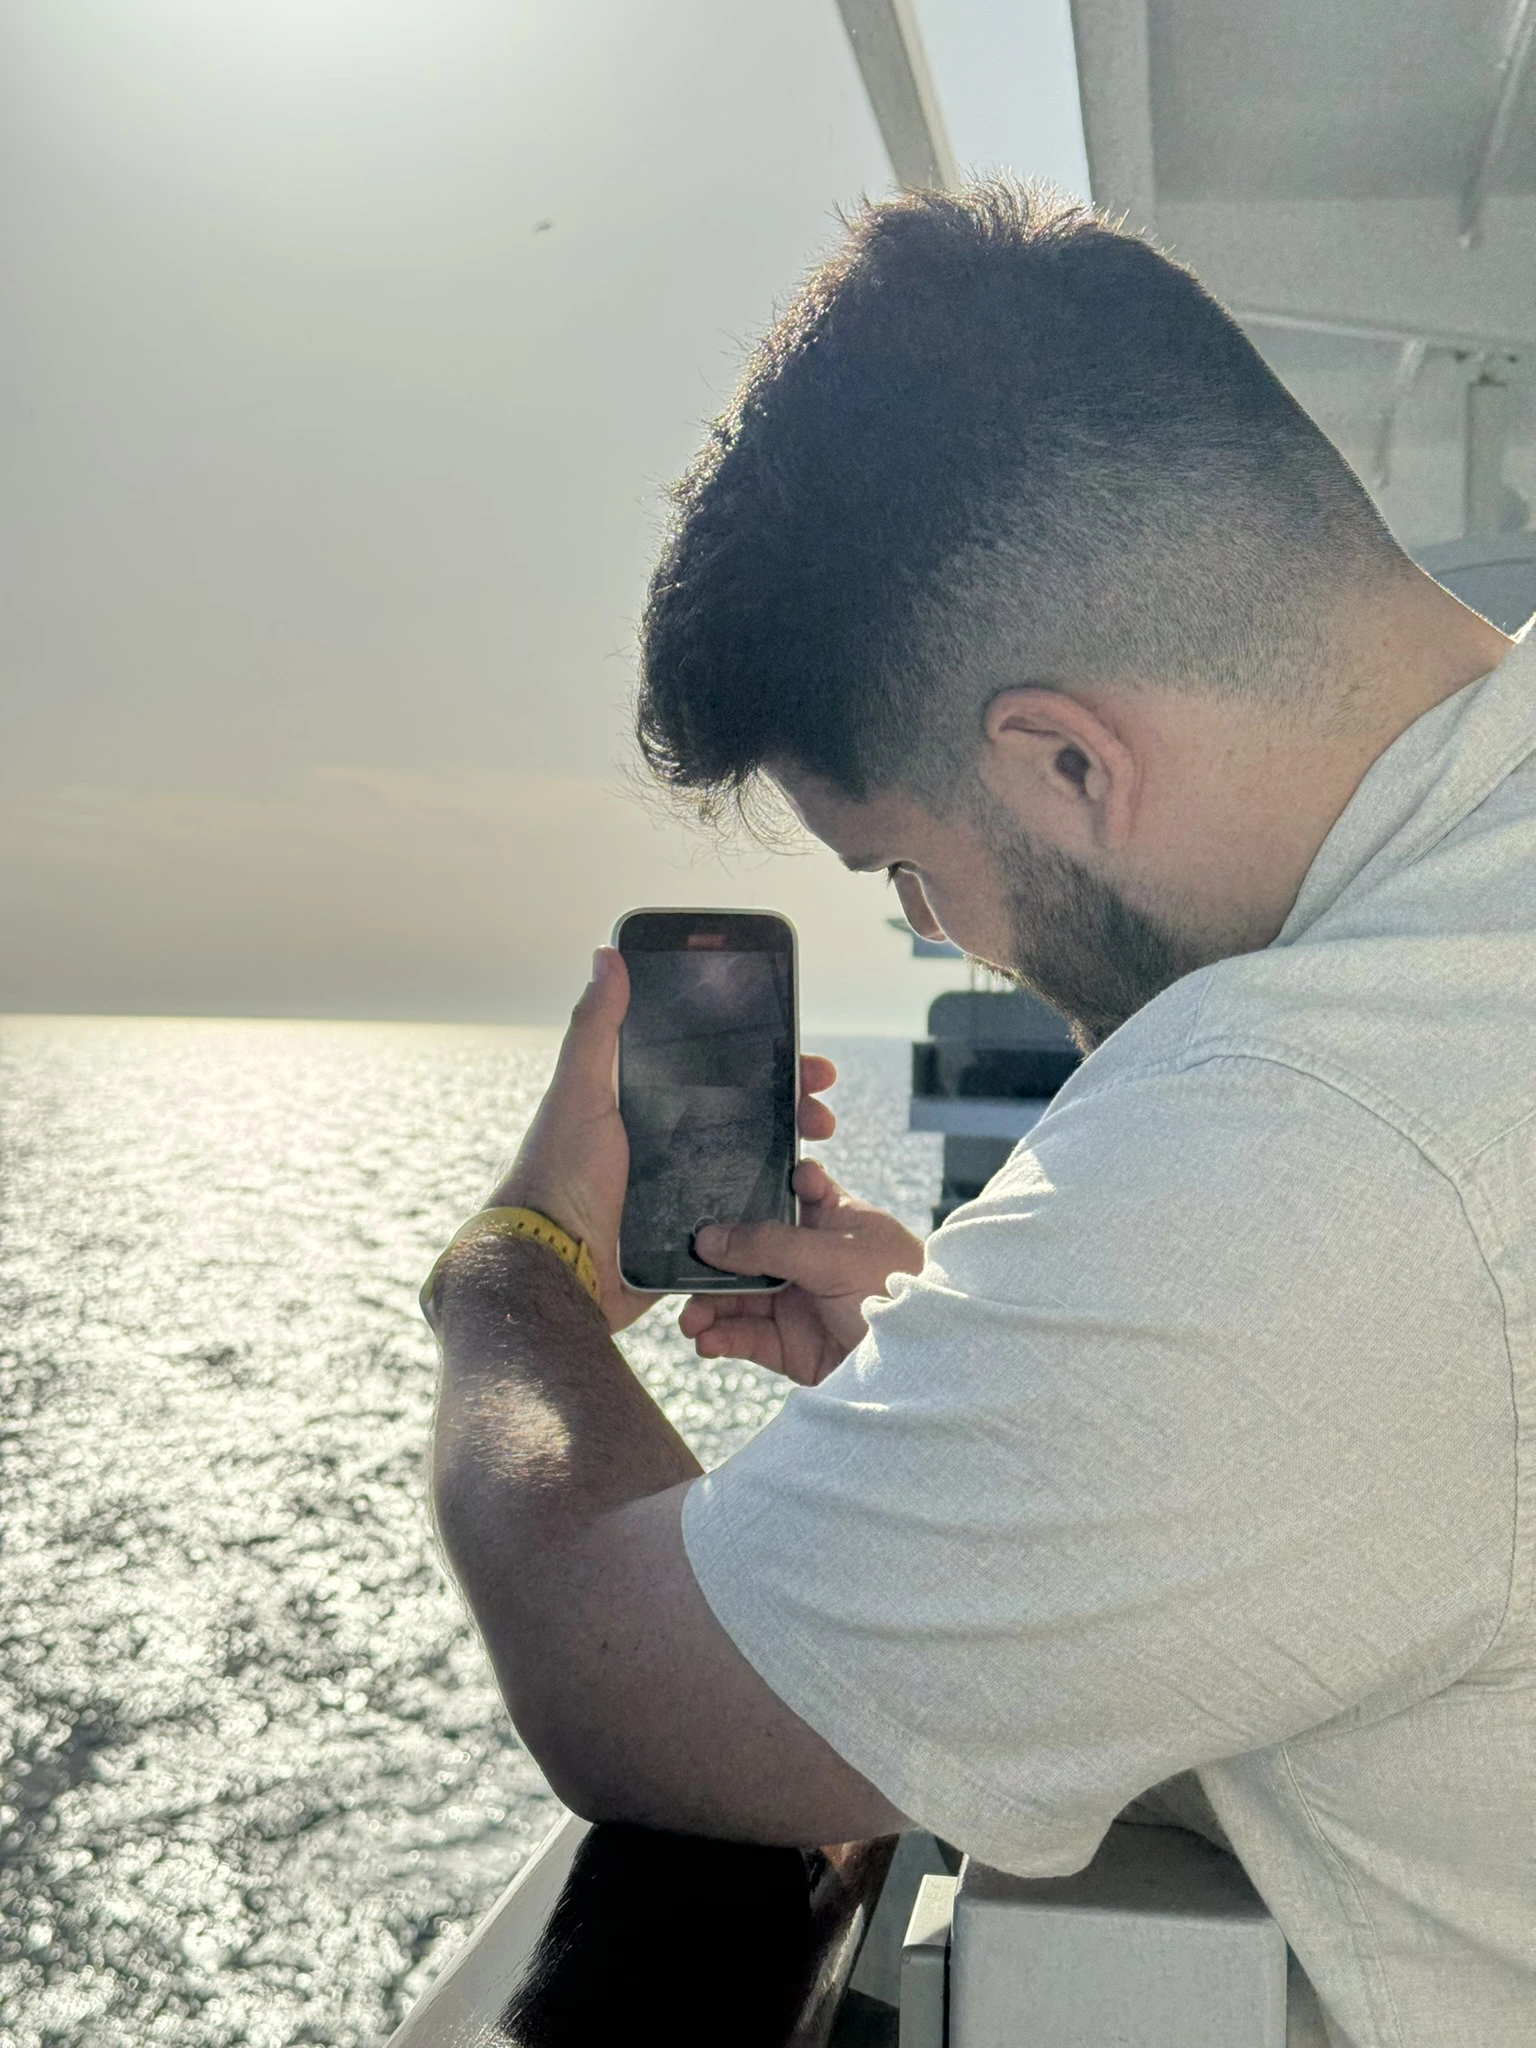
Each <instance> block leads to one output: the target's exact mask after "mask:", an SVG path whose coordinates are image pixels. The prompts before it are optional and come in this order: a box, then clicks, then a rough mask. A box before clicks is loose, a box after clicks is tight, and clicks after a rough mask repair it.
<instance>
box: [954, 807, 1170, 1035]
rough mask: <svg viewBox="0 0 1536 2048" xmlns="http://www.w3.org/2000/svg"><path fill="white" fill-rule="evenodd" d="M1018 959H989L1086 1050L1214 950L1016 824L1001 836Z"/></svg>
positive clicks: (997, 851) (996, 837)
mask: <svg viewBox="0 0 1536 2048" xmlns="http://www.w3.org/2000/svg"><path fill="white" fill-rule="evenodd" d="M992 841H993V849H994V856H995V858H996V861H997V869H998V875H999V878H1000V879H1001V881H1002V883H1003V887H1004V891H1005V896H1006V901H1007V906H1008V920H1009V928H1010V935H1011V939H1012V946H1011V951H1012V955H1013V957H1012V959H1011V960H1009V961H1007V962H1002V963H994V962H987V963H985V964H986V965H989V966H993V967H994V968H995V971H997V972H999V973H1001V974H1002V975H1003V976H1004V978H1005V979H1006V980H1008V981H1012V982H1014V983H1015V984H1016V985H1017V986H1019V987H1021V988H1024V989H1027V990H1028V991H1029V993H1030V994H1032V995H1036V996H1038V997H1039V998H1040V1000H1041V1001H1042V1002H1043V1003H1047V1004H1049V1006H1050V1007H1051V1009H1053V1010H1056V1011H1058V1012H1059V1013H1060V1014H1061V1016H1063V1017H1064V1018H1065V1019H1066V1021H1067V1024H1068V1027H1069V1028H1070V1030H1071V1033H1072V1037H1073V1040H1074V1041H1075V1043H1076V1044H1077V1046H1078V1047H1079V1049H1080V1050H1081V1051H1082V1052H1084V1053H1089V1052H1092V1051H1093V1049H1094V1047H1095V1046H1096V1045H1102V1044H1103V1042H1104V1040H1105V1039H1106V1038H1108V1036H1109V1034H1110V1033H1111V1032H1112V1031H1116V1030H1118V1029H1119V1027H1120V1026H1121V1025H1122V1024H1123V1023H1124V1022H1125V1020H1126V1019H1127V1017H1131V1016H1134V1015H1135V1013H1136V1011H1138V1010H1139V1009H1140V1008H1141V1007H1142V1005H1143V1004H1144V1003H1149V1002H1151V1000H1152V998H1153V997H1154V996H1155V995H1160V994H1161V993H1162V991H1163V990H1164V989H1165V988H1169V987H1171V986H1172V984H1173V983H1174V982H1176V981H1179V980H1181V979H1182V977H1183V976H1184V975H1186V974H1192V973H1193V972H1194V970H1195V969H1196V968H1197V967H1203V966H1205V965H1206V963H1207V961H1208V960H1209V958H1210V953H1209V950H1208V949H1207V948H1205V947H1202V946H1201V945H1200V944H1199V943H1198V941H1197V939H1196V938H1195V936H1194V934H1192V933H1189V932H1184V931H1180V930H1179V929H1178V928H1177V927H1176V926H1174V925H1173V924H1170V923H1167V922H1165V921H1164V920H1162V919H1160V918H1158V917H1154V916H1153V915H1151V914H1150V913H1149V912H1147V911H1144V910H1139V909H1137V908H1136V906H1135V905H1134V904H1132V903H1128V902H1127V901H1126V899H1125V898H1124V897H1123V896H1122V895H1121V894H1120V892H1119V891H1118V890H1117V889H1114V888H1112V887H1111V886H1110V884H1109V883H1108V882H1106V881H1105V880H1104V879H1103V878H1102V877H1101V876H1099V875H1096V874H1094V872H1093V871H1092V869H1091V868H1086V867H1084V866H1083V865H1082V863H1081V862H1079V861H1075V860H1073V859H1071V858H1070V856H1069V855H1067V854H1064V853H1062V852H1061V851H1060V850H1059V849H1058V848H1056V847H1054V846H1048V845H1045V844H1043V843H1042V842H1041V841H1040V840H1038V839H1035V838H1033V837H1031V836H1030V835H1029V834H1028V833H1024V832H1020V831H1019V830H1018V828H1017V826H1015V825H1013V824H1012V823H1011V821H1010V823H1009V825H1008V827H1007V828H1006V830H1003V831H999V830H997V829H996V825H995V823H994V831H993V834H992Z"/></svg>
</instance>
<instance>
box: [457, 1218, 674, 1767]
mask: <svg viewBox="0 0 1536 2048" xmlns="http://www.w3.org/2000/svg"><path fill="white" fill-rule="evenodd" d="M437 1332H438V1339H439V1343H440V1345H441V1349H442V1374H441V1379H440V1382H439V1394H438V1410H437V1420H436V1427H435V1430H434V1436H433V1461H432V1491H433V1504H434V1508H435V1511H436V1517H437V1524H438V1529H439V1533H440V1535H441V1538H442V1543H443V1548H444V1551H445V1552H446V1554H447V1557H448V1561H449V1563H450V1564H451V1566H452V1568H453V1571H454V1573H455V1576H456V1577H457V1578H458V1580H459V1583H460V1585H461V1586H462V1588H463V1590H464V1594H465V1597H466V1599H467V1600H468V1602H469V1606H470V1609H471V1612H472V1613H473V1615H474V1617H475V1620H476V1622H477V1624H478V1625H479V1628H480V1631H481V1634H482V1635H483V1637H484V1639H485V1644H486V1648H487V1650H488V1651H489V1654H490V1656H491V1660H492V1662H493V1664H494V1666H495V1669H496V1674H497V1678H498V1680H499V1681H500V1684H501V1688H502V1693H503V1696H504V1698H505V1699H506V1702H507V1706H508V1709H509V1711H510V1712H511V1714H512V1718H513V1720H514V1722H515V1723H516V1725H517V1726H518V1728H519V1730H520V1731H521V1732H522V1734H523V1736H524V1739H525V1740H526V1741H528V1743H529V1747H530V1748H531V1749H533V1751H534V1753H535V1755H539V1752H540V1747H541V1742H540V1733H541V1731H542V1730H544V1729H546V1728H549V1727H552V1726H553V1725H555V1724H558V1722H559V1721H560V1719H561V1717H562V1715H564V1714H565V1713H566V1712H567V1711H568V1707H569V1700H568V1691H569V1688H570V1687H571V1685H572V1683H573V1679H574V1677H575V1673H576V1671H577V1669H578V1668H579V1667H580V1666H581V1665H582V1664H583V1663H584V1662H585V1659H584V1658H583V1657H575V1656H573V1655H572V1653H571V1649H570V1646H571V1643H572V1639H573V1636H575V1635H578V1634H579V1632H580V1631H581V1628H582V1614H583V1608H584V1605H585V1599H584V1593H585V1589H586V1587H587V1586H588V1585H589V1584H590V1582H591V1575H592V1573H593V1572H594V1571H595V1570H601V1569H602V1555H601V1552H602V1544H603V1530H602V1525H603V1523H604V1520H605V1518H607V1517H609V1516H611V1515H613V1514H614V1513H616V1512H617V1511H618V1510H620V1509H622V1508H623V1507H624V1506H626V1505H627V1504H629V1503H631V1502H633V1501H636V1500H640V1499H642V1498H644V1497H646V1496H648V1495H651V1494H657V1493H663V1492H666V1491H667V1490H668V1489H670V1488H672V1487H674V1486H677V1485H678V1484H680V1483H682V1482H685V1481H687V1480H688V1479H691V1478H692V1477H694V1476H695V1475H696V1474H697V1473H698V1471H699V1469H700V1468H699V1464H698V1461H697V1459H696V1458H695V1457H694V1456H693V1453H692V1452H691V1451H690V1450H689V1449H688V1447H687V1445H686V1444H685V1443H684V1442H683V1441H682V1439H681V1437H679V1436H678V1434H677V1432H676V1431H675V1430H674V1429H673V1427H672V1425H671V1424H670V1423H669V1422H668V1421H667V1419H666V1417H665V1416H664V1415H663V1414H662V1412H661V1410H660V1409H659V1408H658V1407H657V1406H656V1404H655V1402H654V1401H653V1400H652V1399H651V1397H650V1395H649V1394H647V1393H646V1391H645V1389H644V1388H643V1387H642V1386H641V1385H640V1382H639V1381H638V1380H637V1379H636V1378H635V1376H634V1374H633V1373H632V1372H631V1371H630V1369H629V1366H628V1365H627V1364H626V1362H625V1360H624V1358H623V1356H622V1355H621V1353H620V1352H619V1351H618V1349H617V1347H616V1346H615V1345H614V1343H613V1340H612V1338H611V1337H610V1336H609V1335H608V1332H607V1329H606V1327H605V1325H604V1323H603V1320H602V1317H601V1315H600V1314H599V1313H598V1311H597V1310H596V1309H595V1308H594V1307H593V1305H592V1303H591V1302H590V1301H589V1300H588V1299H587V1297H586V1296H585V1294H584V1293H583V1292H582V1291H581V1289H580V1288H579V1287H578V1286H577V1285H576V1284H575V1282H574V1280H573V1278H572V1276H571V1275H570V1274H569V1273H568V1272H567V1271H565V1269H563V1268H562V1267H561V1265H560V1264H559V1263H558V1261H557V1260H555V1259H553V1258H551V1256H550V1255H549V1253H548V1252H547V1251H545V1250H543V1249H542V1248H541V1247H539V1246H537V1245H532V1244H527V1243H518V1242H509V1241H508V1240H506V1239H503V1238H482V1239H479V1240H477V1241H476V1242H474V1243H473V1244H471V1245H468V1246H466V1247H465V1249H464V1250H463V1252H462V1253H460V1254H458V1255H457V1256H456V1257H455V1258H454V1260H453V1261H452V1263H451V1265H450V1267H449V1269H448V1271H447V1272H446V1273H445V1275H444V1278H443V1281H442V1283H441V1286H440V1291H439V1295H438V1302H437ZM541 1760H542V1759H541Z"/></svg>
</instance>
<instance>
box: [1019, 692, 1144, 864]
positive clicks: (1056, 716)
mask: <svg viewBox="0 0 1536 2048" xmlns="http://www.w3.org/2000/svg"><path fill="white" fill-rule="evenodd" d="M984 731H985V741H984V744H983V746H982V750H981V760H980V763H979V767H980V773H981V779H982V781H983V783H984V784H985V785H986V787H987V788H988V790H990V791H991V793H992V795H993V796H994V797H996V798H997V800H998V802H999V803H1001V804H1002V805H1003V806H1004V807H1005V809H1007V811H1008V812H1009V813H1010V815H1011V816H1013V817H1014V818H1015V819H1017V821H1018V823H1019V824H1020V825H1021V826H1022V827H1023V828H1024V829H1025V830H1026V831H1031V832H1040V833H1043V834H1044V836H1045V837H1047V838H1049V839H1052V840H1054V841H1055V843H1056V844H1057V845H1058V846H1060V847H1062V848H1063V849H1070V848H1073V847H1076V848H1077V849H1079V850H1081V851H1087V850H1089V849H1096V850H1097V851H1099V852H1104V853H1115V852H1118V851H1119V850H1120V848H1121V847H1123V846H1124V844H1125V842H1126V840H1127V839H1128V838H1129V837H1130V834H1131V829H1132V826H1133V824H1134V821H1135V815H1136V798H1137V793H1138V789H1139V786H1140V779H1141V778H1140V768H1139V764H1138V762H1137V759H1136V756H1135V754H1134V752H1133V751H1132V749H1131V747H1130V746H1129V745H1128V744H1127V743H1126V740H1125V739H1124V738H1123V737H1122V735H1121V734H1120V733H1118V732H1117V731H1116V730H1115V728H1114V726H1113V725H1111V724H1109V723H1108V722H1106V720H1105V718H1103V717H1102V716H1101V715H1100V714H1099V713H1098V712H1097V711H1092V710H1090V709H1089V707H1088V706H1087V705H1086V704H1084V703H1081V702H1080V701H1079V700H1078V699H1077V698H1076V697H1069V696H1068V695H1067V694H1066V692H1065V691H1063V690H1042V689H1019V690H1004V691H1002V692H1001V694H1000V695H998V696H996V697H994V698H993V699H992V701H991V703H990V704H989V705H988V706H987V711H986V720H985V726H984Z"/></svg>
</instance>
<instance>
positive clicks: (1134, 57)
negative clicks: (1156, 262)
mask: <svg viewBox="0 0 1536 2048" xmlns="http://www.w3.org/2000/svg"><path fill="white" fill-rule="evenodd" d="M1072 39H1073V41H1074V43H1075V44H1076V46H1077V89H1078V96H1079V98H1080V99H1081V101H1082V108H1083V140H1084V142H1085V143H1086V145H1087V149H1088V177H1089V181H1090V183H1091V184H1092V187H1093V197H1094V203H1095V204H1096V205H1098V206H1101V207H1103V208H1104V210H1105V211H1106V212H1107V213H1110V214H1115V215H1120V214H1123V215H1125V217H1126V222H1127V225H1128V226H1130V227H1133V228H1151V227H1152V226H1153V225H1154V224H1155V213H1156V201H1157V193H1156V183H1155V179H1154V175H1153V162H1152V92H1151V73H1150V64H1149V57H1148V43H1147V0H1072Z"/></svg>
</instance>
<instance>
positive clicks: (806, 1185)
mask: <svg viewBox="0 0 1536 2048" xmlns="http://www.w3.org/2000/svg"><path fill="white" fill-rule="evenodd" d="M790 1186H791V1187H792V1188H793V1189H794V1191H795V1193H796V1194H797V1195H798V1196H799V1197H800V1199H801V1201H802V1202H812V1203H815V1202H825V1201H826V1200H827V1199H828V1198H829V1197H830V1196H832V1195H835V1194H836V1193H837V1192H838V1188H837V1183H836V1181H834V1180H833V1178H832V1176H831V1174H830V1173H828V1172H827V1169H826V1168H825V1167H824V1166H823V1165H822V1163H821V1161H820V1160H819V1159H802V1160H801V1162H800V1164H799V1165H798V1166H797V1167H796V1168H795V1170H794V1172H793V1173H792V1174H791V1175H790Z"/></svg>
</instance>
